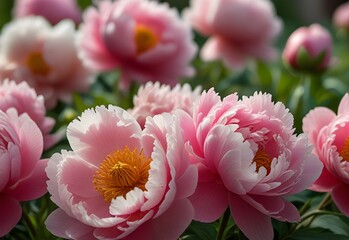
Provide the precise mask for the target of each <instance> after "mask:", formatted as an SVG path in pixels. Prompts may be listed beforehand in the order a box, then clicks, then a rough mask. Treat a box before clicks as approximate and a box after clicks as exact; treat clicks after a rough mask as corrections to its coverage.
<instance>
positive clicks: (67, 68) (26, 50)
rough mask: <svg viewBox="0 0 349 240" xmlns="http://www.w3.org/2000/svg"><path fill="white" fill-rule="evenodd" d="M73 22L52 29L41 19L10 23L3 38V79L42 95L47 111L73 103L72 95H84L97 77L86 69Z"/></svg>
mask: <svg viewBox="0 0 349 240" xmlns="http://www.w3.org/2000/svg"><path fill="white" fill-rule="evenodd" d="M75 37H76V32H75V29H74V24H73V22H71V21H70V20H64V21H62V22H60V23H59V24H57V25H55V26H54V27H51V26H50V24H49V23H48V22H47V21H46V20H45V19H44V18H42V17H33V16H32V17H25V18H20V19H17V20H14V21H13V22H10V23H8V24H7V25H5V27H4V28H3V30H2V34H1V37H0V45H1V48H0V79H5V78H9V79H12V80H15V81H16V82H22V81H26V82H28V84H29V86H30V87H32V88H34V89H35V91H36V92H37V94H39V95H43V96H44V99H45V105H46V107H47V108H48V109H51V108H53V107H55V106H56V104H57V101H58V100H61V101H64V102H70V101H71V98H72V93H73V92H85V91H87V90H89V86H90V85H91V83H92V82H93V80H94V76H93V75H92V74H91V72H90V71H88V70H87V69H86V68H85V67H83V65H82V63H81V61H80V60H79V59H78V57H77V51H76V47H75V42H74V41H75Z"/></svg>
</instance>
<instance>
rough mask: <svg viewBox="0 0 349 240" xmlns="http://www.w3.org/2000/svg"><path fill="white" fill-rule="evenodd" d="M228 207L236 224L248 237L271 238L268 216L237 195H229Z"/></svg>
mask: <svg viewBox="0 0 349 240" xmlns="http://www.w3.org/2000/svg"><path fill="white" fill-rule="evenodd" d="M229 207H230V211H231V214H232V217H233V219H234V221H235V223H236V225H237V226H238V227H239V228H240V230H241V231H242V232H243V233H244V234H245V235H246V237H247V238H248V239H253V240H265V239H273V236H274V232H273V227H272V224H271V219H270V217H269V216H267V215H265V214H263V213H261V212H260V211H258V210H257V209H255V208H254V207H252V206H251V205H249V204H248V203H246V202H245V201H244V200H242V199H241V198H240V197H239V196H238V195H235V194H230V195H229Z"/></svg>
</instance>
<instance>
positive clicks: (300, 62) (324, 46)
mask: <svg viewBox="0 0 349 240" xmlns="http://www.w3.org/2000/svg"><path fill="white" fill-rule="evenodd" d="M282 58H283V60H284V61H285V63H286V64H287V65H289V66H291V67H292V68H294V69H297V70H306V71H322V70H325V69H326V68H328V67H329V65H330V63H331V58H332V37H331V34H330V32H329V31H328V30H327V29H326V28H324V27H323V26H321V25H319V24H312V25H310V26H309V27H300V28H298V29H296V30H295V31H294V32H293V33H292V34H291V35H290V36H289V38H288V39H287V42H286V46H285V48H284V50H283V53H282Z"/></svg>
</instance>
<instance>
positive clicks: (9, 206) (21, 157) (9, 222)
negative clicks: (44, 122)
mask: <svg viewBox="0 0 349 240" xmlns="http://www.w3.org/2000/svg"><path fill="white" fill-rule="evenodd" d="M0 125H1V128H0V157H1V159H0V162H1V164H0V212H1V217H0V237H2V236H4V235H6V234H7V233H8V232H10V231H11V229H12V228H13V227H14V226H15V225H16V224H17V223H18V222H19V220H20V218H21V216H22V209H21V205H20V202H21V201H29V200H33V199H36V198H39V197H41V196H43V195H44V194H45V193H46V192H47V189H46V180H47V177H46V174H45V167H46V165H47V161H46V160H40V157H41V154H42V151H43V138H42V134H41V131H40V129H39V128H38V126H37V125H36V124H35V122H34V121H33V120H31V118H30V117H29V116H28V115H27V114H21V115H18V113H17V111H16V110H15V109H14V108H10V109H8V110H7V111H6V112H4V111H1V110H0Z"/></svg>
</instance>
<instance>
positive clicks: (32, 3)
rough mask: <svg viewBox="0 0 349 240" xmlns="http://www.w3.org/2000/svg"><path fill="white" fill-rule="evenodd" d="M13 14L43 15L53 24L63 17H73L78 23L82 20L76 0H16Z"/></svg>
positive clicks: (16, 16)
mask: <svg viewBox="0 0 349 240" xmlns="http://www.w3.org/2000/svg"><path fill="white" fill-rule="evenodd" d="M13 14H14V17H15V18H20V17H25V16H30V15H37V16H43V17H45V18H46V19H47V20H48V21H49V22H50V23H51V24H53V25H54V24H57V23H58V22H60V21H61V20H63V19H71V20H73V21H74V22H75V23H76V24H79V23H80V22H81V12H80V9H79V7H78V5H77V3H76V0H16V1H15V4H14V9H13Z"/></svg>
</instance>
